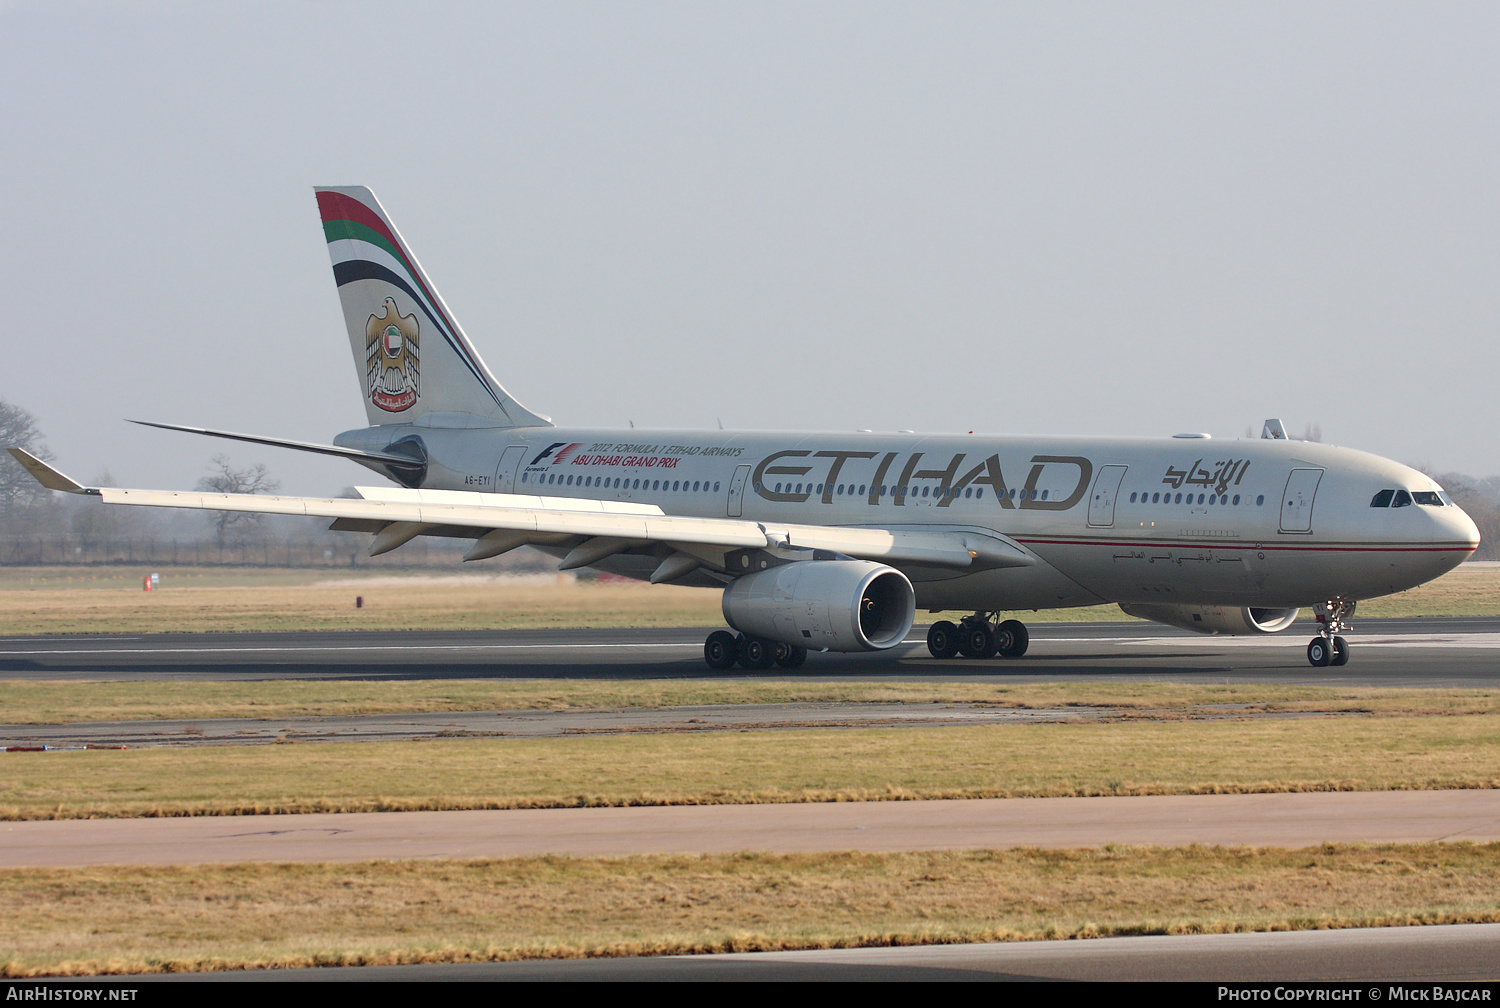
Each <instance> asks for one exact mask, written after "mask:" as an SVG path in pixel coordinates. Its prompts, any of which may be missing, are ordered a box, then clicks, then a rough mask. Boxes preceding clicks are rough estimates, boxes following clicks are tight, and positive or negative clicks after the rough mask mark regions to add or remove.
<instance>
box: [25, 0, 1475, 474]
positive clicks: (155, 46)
mask: <svg viewBox="0 0 1500 1008" xmlns="http://www.w3.org/2000/svg"><path fill="white" fill-rule="evenodd" d="M1497 29H1500V6H1497V5H1495V4H1492V3H1476V4H1431V3H1428V4H1416V3H1410V4H1383V3H1369V2H1360V3H1308V2H1297V3H1285V4H1278V3H1269V2H1255V3H1239V4H1237V3H1218V4H1203V3H1136V4H1120V3H1088V4H1070V3H1060V2H1048V3H1025V4H1015V3H994V2H991V3H975V4H970V3H922V4H916V3H911V4H878V3H870V2H860V3H847V4H844V3H812V2H795V3H785V4H781V3H772V2H755V3H743V4H742V3H705V2H694V3H631V4H626V3H585V4H570V3H562V2H549V3H524V4H513V3H423V4H415V3H375V2H361V3H355V2H345V0H324V2H300V3H291V2H285V3H277V2H261V3H254V4H230V3H180V4H179V3H146V2H135V3H133V2H115V3H92V2H76V0H75V2H70V0H48V2H45V3H44V2H33V0H0V38H3V39H4V41H5V43H6V45H5V52H6V59H5V61H4V65H3V68H0V75H3V80H4V94H5V95H6V98H5V100H4V101H3V103H0V136H3V137H4V144H3V148H0V157H3V159H4V162H3V164H4V170H3V172H0V228H3V235H4V256H5V262H4V267H5V269H4V273H5V276H6V277H7V279H8V281H9V282H8V283H7V284H6V286H5V288H4V295H3V302H4V303H3V310H4V316H5V319H6V324H5V328H6V330H7V332H8V336H7V340H8V344H9V346H10V347H11V348H12V349H14V350H15V351H16V355H15V356H14V357H13V358H12V363H11V365H10V367H9V368H7V375H8V377H7V379H6V380H5V381H4V382H3V383H0V398H3V399H6V400H9V401H12V402H15V403H17V404H19V405H21V406H24V407H25V408H27V409H29V410H31V411H32V412H33V413H34V414H35V415H36V416H37V417H38V419H39V420H40V422H41V425H42V429H43V430H44V431H45V432H46V434H47V437H48V442H49V444H50V446H51V448H52V450H53V451H54V452H55V454H56V456H57V460H58V463H59V464H60V465H61V467H62V468H63V469H64V470H65V471H67V472H69V473H70V474H72V475H75V476H77V477H80V478H83V479H92V478H94V477H95V476H97V475H98V474H99V473H100V471H101V470H103V469H106V468H108V469H109V470H110V471H111V472H112V473H113V474H114V476H115V478H116V479H117V480H118V482H119V483H120V484H121V485H125V486H151V487H164V488H178V487H190V486H191V485H192V484H193V483H194V482H195V481H196V480H197V479H198V478H199V476H201V475H202V474H203V471H204V466H205V464H206V463H207V461H208V459H209V458H210V456H212V455H213V454H214V453H216V452H219V451H227V452H228V453H229V454H230V456H231V457H232V458H233V459H234V460H235V461H236V462H239V463H247V464H248V463H251V462H256V461H264V462H266V463H267V464H268V465H269V466H270V467H271V469H272V471H273V473H275V474H277V475H279V476H281V478H282V480H283V483H284V487H285V489H286V490H289V491H293V492H299V493H318V494H322V493H331V492H336V491H337V490H338V489H339V488H340V487H342V486H345V485H348V484H351V483H355V482H368V481H376V480H378V477H374V476H373V475H372V474H370V473H368V472H367V471H366V470H363V469H361V468H359V467H357V466H355V465H353V464H352V463H347V462H341V461H338V460H333V459H323V458H314V457H307V456H300V455H297V454H296V453H292V452H285V451H279V450H274V449H258V448H255V447H252V446H248V445H233V444H227V443H220V442H213V441H209V440H208V439H201V438H194V437H192V436H190V435H186V434H173V433H168V432H162V431H153V430H147V429H143V428H137V427H133V426H132V425H129V424H126V423H124V422H123V419H124V418H126V417H135V418H140V419H147V420H162V421H166V422H175V423H188V424H200V425H204V426H211V427H221V428H226V429H229V430H241V431H251V432H259V433H266V434H271V435H278V436H285V437H292V438H301V439H307V440H320V441H321V440H327V439H329V438H331V437H332V436H333V435H334V434H335V433H337V432H338V431H340V430H344V429H347V428H351V427H359V426H363V424H364V420H363V411H362V409H361V406H360V399H359V392H358V388H357V385H356V380H355V370H354V367H353V365H352V363H351V360H350V357H349V350H348V342H347V338H346V336H345V334H344V327H343V322H342V318H341V316H340V312H339V306H338V298H337V295H336V293H335V291H334V287H333V282H332V276H331V271H330V268H329V263H328V257H327V252H326V248H325V245H324V243H323V238H322V233H321V229H320V227H319V221H318V215H317V210H316V206H315V203H314V200H313V195H312V186H313V185H315V184H332V185H368V186H370V187H371V188H372V189H374V190H375V192H376V194H377V195H378V196H379V197H380V199H381V201H382V202H383V203H384V204H385V207H386V209H387V211H388V212H389V213H390V214H391V216H392V218H393V219H394V220H395V222H396V225H397V226H398V227H399V228H400V229H401V230H402V232H403V234H404V235H405V237H406V239H407V240H408V242H409V243H410V244H411V246H412V248H413V250H414V251H415V252H416V254H417V255H418V256H419V257H420V258H421V259H422V262H423V264H424V266H426V268H427V270H428V272H429V273H430V274H431V275H432V277H433V279H434V280H435V281H436V283H437V285H438V287H439V289H440V290H441V291H442V293H443V295H444V297H445V298H446V300H447V302H448V304H449V306H450V308H452V309H453V311H454V313H455V315H456V316H457V317H458V319H459V321H460V323H461V324H462V325H463V326H464V327H465V329H466V330H467V332H468V334H469V336H470V337H471V338H472V339H473V340H474V342H475V343H476V344H477V345H478V347H479V350H480V352H481V354H483V356H484V357H485V359H486V361H487V362H488V363H489V365H490V367H491V369H492V370H493V371H494V372H495V374H496V375H497V376H498V377H499V378H500V380H501V381H502V382H503V383H504V384H505V385H506V386H507V387H508V388H509V390H510V391H511V392H512V393H513V394H515V395H516V396H517V397H518V398H520V399H521V401H522V402H524V403H525V404H526V405H528V406H530V407H531V408H533V409H536V410H538V411H540V412H543V413H546V414H549V415H551V416H552V417H553V418H554V419H555V420H556V421H557V422H558V423H559V424H589V425H601V426H621V427H623V426H625V425H626V423H627V422H628V421H630V420H634V421H635V423H636V425H637V426H643V427H645V426H662V427H713V426H714V425H715V423H716V419H717V418H722V419H723V422H724V424H725V425H726V426H728V427H752V428H786V429H794V428H813V429H831V430H849V429H853V428H873V429H876V430H894V429H898V428H909V429H914V430H918V431H967V430H978V431H982V432H1001V433H1065V434H1100V433H1109V434H1120V433H1123V434H1140V435H1158V434H1171V433H1175V432H1179V431H1209V432H1211V433H1213V434H1214V435H1215V436H1217V437H1236V436H1243V435H1244V433H1245V429H1246V428H1247V427H1251V428H1253V430H1254V432H1255V433H1259V430H1260V424H1261V421H1262V420H1263V419H1264V418H1266V417H1270V416H1279V417H1281V418H1283V419H1284V420H1285V421H1286V423H1287V426H1288V428H1289V429H1290V430H1291V431H1292V432H1293V434H1294V435H1296V434H1299V433H1301V431H1302V430H1303V429H1304V428H1305V427H1306V426H1308V425H1309V424H1312V423H1317V424H1319V425H1320V426H1321V428H1322V432H1323V435H1324V438H1325V440H1329V441H1334V442H1337V443H1339V444H1345V445H1350V446H1353V447H1358V448H1364V449H1367V450H1369V451H1373V452H1376V453H1379V454H1382V455H1387V456H1390V457H1392V458H1395V459H1398V460H1400V461H1403V462H1407V463H1410V464H1414V465H1423V466H1430V467H1433V468H1435V469H1437V470H1453V469H1457V470H1463V471H1466V472H1469V473H1471V474H1473V475H1476V476H1486V475H1491V474H1495V473H1500V452H1497V450H1496V448H1495V437H1494V434H1493V432H1494V431H1495V430H1497V429H1500V395H1497V394H1496V391H1495V375H1496V373H1497V371H1500V366H1497V365H1500V361H1497V357H1500V349H1497V346H1496V338H1495V337H1496V333H1497V322H1500V304H1497V293H1500V269H1497V267H1500V196H1497V192H1500V190H1497V185H1500V122H1497V119H1500V59H1497V58H1496V53H1497V52H1500V31H1497Z"/></svg>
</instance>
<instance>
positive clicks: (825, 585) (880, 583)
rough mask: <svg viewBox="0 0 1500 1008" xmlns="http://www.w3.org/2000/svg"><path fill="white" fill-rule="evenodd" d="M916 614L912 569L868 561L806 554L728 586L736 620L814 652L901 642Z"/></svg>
mask: <svg viewBox="0 0 1500 1008" xmlns="http://www.w3.org/2000/svg"><path fill="white" fill-rule="evenodd" d="M916 616H917V598H916V594H915V593H914V592H913V591H912V588H911V582H910V581H908V580H907V579H906V575H905V574H902V573H901V572H900V571H898V570H896V569H895V568H894V567H887V566H885V565H884V564H878V563H874V562H872V561H869V560H802V561H798V562H796V563H788V564H782V565H781V566H779V567H771V568H769V569H767V570H763V571H757V572H756V573H754V574H747V575H745V576H744V577H742V578H737V579H736V580H734V581H732V582H730V584H729V587H727V588H725V589H724V619H725V620H727V621H728V622H729V625H730V626H732V627H734V628H735V629H736V630H739V631H741V632H742V633H747V634H751V635H753V636H756V637H765V638H768V639H770V640H777V641H783V642H785V643H787V644H795V645H797V646H798V647H805V648H808V649H810V650H813V651H819V650H823V651H882V650H884V649H886V648H890V647H895V646H896V645H897V644H900V643H901V641H902V640H904V639H905V637H906V632H907V631H908V630H910V629H911V624H912V620H914V619H916Z"/></svg>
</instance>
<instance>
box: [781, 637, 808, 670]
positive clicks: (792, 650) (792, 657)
mask: <svg viewBox="0 0 1500 1008" xmlns="http://www.w3.org/2000/svg"><path fill="white" fill-rule="evenodd" d="M772 651H773V653H774V655H775V660H776V664H777V665H780V666H781V667H782V668H801V667H802V663H803V662H805V661H807V648H805V647H798V646H797V645H795V644H786V643H783V642H781V641H777V642H776V646H775V647H774V648H773V649H772Z"/></svg>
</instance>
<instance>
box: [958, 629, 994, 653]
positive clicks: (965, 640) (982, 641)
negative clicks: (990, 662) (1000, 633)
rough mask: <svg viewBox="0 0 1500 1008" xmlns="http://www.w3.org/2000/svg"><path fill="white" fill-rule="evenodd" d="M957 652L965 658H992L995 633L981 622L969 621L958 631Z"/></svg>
mask: <svg viewBox="0 0 1500 1008" xmlns="http://www.w3.org/2000/svg"><path fill="white" fill-rule="evenodd" d="M958 652H959V654H961V655H963V656H964V657H965V658H993V657H995V635H994V634H992V633H990V628H989V627H987V626H985V625H984V624H983V623H970V624H968V625H967V626H965V627H964V628H963V629H962V630H960V631H959V633H958Z"/></svg>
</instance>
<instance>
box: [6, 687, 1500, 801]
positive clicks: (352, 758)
mask: <svg viewBox="0 0 1500 1008" xmlns="http://www.w3.org/2000/svg"><path fill="white" fill-rule="evenodd" d="M0 759H3V760H4V763H3V764H0V766H3V767H4V768H5V773H4V776H3V778H0V818H6V819H51V818H77V817H101V816H159V815H215V814H218V815H226V814H227V815H233V814H244V813H253V812H354V811H404V810H415V809H482V808H548V807H578V806H600V805H664V804H714V803H725V804H728V803H748V802H788V801H792V802H800V801H850V800H854V801H881V800H909V799H919V798H1007V797H1051V796H1077V795H1135V794H1205V793H1226V792H1264V791H1317V790H1351V791H1352V790H1358V791H1369V790H1389V789H1398V788H1476V787H1486V788H1487V787H1500V715H1497V714H1495V713H1475V714H1458V715H1455V714H1436V715H1435V714H1429V713H1421V714H1401V715H1383V716H1371V715H1365V716H1343V717H1295V718H1263V719H1256V720H1208V721H1199V720H1180V721H1174V720H1165V721H1162V720H1126V721H1121V722H1118V723H1103V724H1101V723H1095V722H1085V723H1052V724H1023V725H986V726H975V727H963V728H943V729H911V728H907V729H896V728H852V729H839V730H828V729H817V730H805V729H804V730H785V731H733V732H713V733H702V734H699V733H691V734H671V735H662V734H630V735H608V736H595V735H582V736H567V737H561V738H513V739H493V738H458V739H435V740H430V741H415V742H335V743H316V744H293V745H260V746H208V747H203V748H196V749H191V750H183V749H177V748H142V749H131V750H120V751H117V750H89V751H64V752H43V753H25V752H22V753H7V754H5V755H3V756H0Z"/></svg>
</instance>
